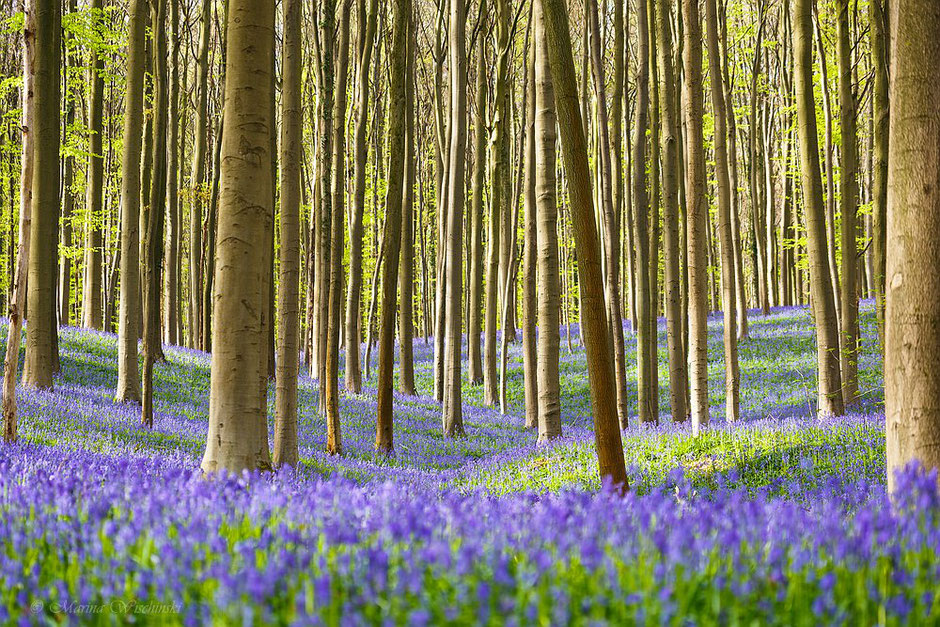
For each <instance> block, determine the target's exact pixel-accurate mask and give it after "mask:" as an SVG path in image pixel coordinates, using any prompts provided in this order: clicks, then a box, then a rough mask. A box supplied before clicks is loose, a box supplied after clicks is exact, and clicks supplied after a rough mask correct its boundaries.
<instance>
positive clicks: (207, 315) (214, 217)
mask: <svg viewBox="0 0 940 627" xmlns="http://www.w3.org/2000/svg"><path fill="white" fill-rule="evenodd" d="M222 92H223V101H224V93H225V85H224V84H223V86H222ZM224 123H225V110H224V109H223V110H222V115H221V118H220V120H219V122H218V124H217V125H216V131H215V137H216V140H215V154H214V155H213V157H212V180H211V181H210V182H209V189H210V193H209V205H208V216H207V218H206V239H205V243H206V245H205V249H206V251H208V252H209V254H206V255H204V260H205V268H204V269H203V273H202V276H203V277H204V279H205V280H204V283H203V286H202V320H201V324H202V331H201V334H202V341H203V344H204V346H205V348H206V349H211V348H212V347H211V342H212V315H213V307H214V305H213V298H214V293H215V292H214V289H215V287H214V285H213V282H214V281H215V254H214V251H215V242H216V231H217V228H216V227H217V223H218V217H219V194H220V189H219V181H220V177H221V175H222V139H223V138H222V127H223V126H224Z"/></svg>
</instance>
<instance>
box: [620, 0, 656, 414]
mask: <svg viewBox="0 0 940 627" xmlns="http://www.w3.org/2000/svg"><path fill="white" fill-rule="evenodd" d="M636 19H637V33H638V37H639V40H638V43H637V79H636V80H637V83H636V84H637V87H636V105H635V106H636V112H635V115H636V123H635V126H634V128H633V132H634V136H633V154H632V155H631V158H632V159H633V199H634V202H633V211H634V219H635V221H636V225H635V226H636V228H635V233H636V239H635V246H636V271H635V273H634V276H635V277H636V365H637V367H636V370H637V404H638V410H639V419H640V422H657V421H658V420H659V411H658V407H656V405H655V401H654V398H655V394H654V392H653V378H652V369H653V361H652V357H653V354H652V352H653V351H652V350H651V346H655V339H654V335H653V333H654V331H653V329H651V328H650V326H651V325H650V322H651V320H652V316H651V315H650V310H651V309H652V307H653V303H652V301H651V297H650V272H649V267H650V249H649V210H650V199H649V194H648V193H647V190H646V159H647V152H646V131H647V127H648V126H649V98H650V89H649V72H650V44H649V42H650V37H649V20H648V19H647V3H646V2H643V1H641V2H638V3H637V18H636ZM654 167H655V166H654ZM623 426H625V425H623V424H621V427H623Z"/></svg>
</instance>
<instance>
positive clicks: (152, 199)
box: [141, 0, 169, 427]
mask: <svg viewBox="0 0 940 627" xmlns="http://www.w3.org/2000/svg"><path fill="white" fill-rule="evenodd" d="M150 8H151V18H152V22H151V24H152V31H153V46H152V49H153V56H152V64H153V65H152V67H153V103H154V107H153V109H154V111H153V125H152V129H153V130H152V133H153V160H152V163H153V166H152V172H151V176H150V189H149V190H146V192H147V194H148V197H149V200H148V202H147V205H148V207H147V210H146V211H145V212H144V220H145V222H144V224H145V228H144V238H143V253H142V257H143V262H144V264H143V269H142V271H143V279H144V285H143V289H142V298H141V300H142V305H143V323H144V324H143V340H144V341H143V358H144V368H143V370H144V372H143V377H142V379H143V381H142V388H143V389H142V396H143V398H142V401H143V402H142V404H141V422H142V424H143V425H144V426H147V427H153V364H154V362H155V361H157V360H158V359H162V357H163V350H162V348H161V344H160V340H161V337H160V286H161V282H160V266H161V261H162V259H163V222H164V217H165V214H166V200H167V199H166V192H167V109H168V107H169V102H168V100H169V99H168V95H167V51H166V44H167V42H166V28H165V25H166V0H154V1H153V2H151V4H150Z"/></svg>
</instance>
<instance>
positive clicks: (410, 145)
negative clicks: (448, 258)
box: [398, 18, 417, 396]
mask: <svg viewBox="0 0 940 627" xmlns="http://www.w3.org/2000/svg"><path fill="white" fill-rule="evenodd" d="M406 57H407V61H406V64H407V66H406V79H405V116H406V117H405V165H404V174H403V177H404V180H403V189H402V208H401V211H402V216H401V260H400V264H401V268H400V269H399V275H398V279H399V290H400V292H401V309H400V311H399V317H398V325H399V334H398V336H399V343H398V346H399V360H398V361H399V363H398V378H399V383H400V384H401V391H402V393H404V394H410V395H412V396H414V395H416V394H417V390H416V389H415V372H414V336H415V330H414V264H415V258H414V255H415V239H414V184H415V89H414V79H413V77H414V59H415V28H414V25H413V24H412V23H411V19H410V18H409V24H408V43H407V51H406Z"/></svg>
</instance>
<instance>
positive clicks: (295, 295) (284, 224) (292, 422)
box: [274, 0, 368, 466]
mask: <svg viewBox="0 0 940 627" xmlns="http://www.w3.org/2000/svg"><path fill="white" fill-rule="evenodd" d="M283 10H284V40H283V44H282V46H283V48H282V50H283V52H282V54H281V62H282V64H283V66H282V70H281V80H282V88H281V207H280V209H281V216H280V242H281V246H280V248H279V250H278V254H279V256H280V270H279V271H280V275H279V281H278V285H279V289H278V306H277V310H278V315H279V316H280V318H279V319H278V336H277V341H278V343H277V375H276V378H277V388H276V392H275V403H274V404H275V411H276V415H275V423H274V465H275V466H283V465H287V466H296V465H297V462H298V461H299V458H300V453H299V451H298V450H297V376H298V372H299V370H300V355H299V351H298V343H299V338H300V335H299V325H298V322H299V317H300V193H301V192H300V190H301V187H300V168H301V159H302V156H303V155H302V153H303V109H302V104H303V103H302V96H301V91H302V89H303V69H302V67H301V63H302V60H303V35H302V32H301V29H302V25H303V17H304V11H303V0H285V2H284V8H283ZM366 82H368V81H366ZM357 352H358V351H357Z"/></svg>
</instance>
